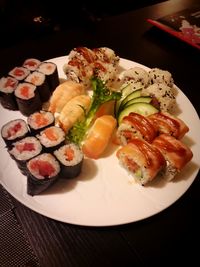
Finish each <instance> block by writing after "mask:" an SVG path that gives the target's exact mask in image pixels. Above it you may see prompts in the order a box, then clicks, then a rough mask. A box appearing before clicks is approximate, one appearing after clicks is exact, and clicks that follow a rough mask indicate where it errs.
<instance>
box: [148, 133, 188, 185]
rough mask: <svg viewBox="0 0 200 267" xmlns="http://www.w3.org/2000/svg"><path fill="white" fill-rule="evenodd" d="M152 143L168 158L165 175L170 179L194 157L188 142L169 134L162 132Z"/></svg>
mask: <svg viewBox="0 0 200 267" xmlns="http://www.w3.org/2000/svg"><path fill="white" fill-rule="evenodd" d="M152 144H153V146H154V147H156V148H157V149H158V150H159V151H160V152H161V153H162V155H163V156H164V158H165V160H166V167H165V169H164V171H163V176H164V177H165V178H166V179H167V180H168V181H171V180H172V179H174V177H175V176H176V174H178V173H180V171H181V170H182V169H183V168H184V167H185V166H186V165H187V164H188V162H190V161H191V159H192V157H193V152H192V151H191V149H190V148H189V147H188V146H187V145H186V144H184V143H183V142H182V141H181V140H178V139H176V138H175V137H173V136H171V135H169V134H160V135H159V136H158V137H156V138H155V139H154V140H153V143H152Z"/></svg>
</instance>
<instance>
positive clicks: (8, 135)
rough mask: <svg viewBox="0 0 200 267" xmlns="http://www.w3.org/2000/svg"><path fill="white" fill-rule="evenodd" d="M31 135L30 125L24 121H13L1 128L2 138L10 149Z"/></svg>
mask: <svg viewBox="0 0 200 267" xmlns="http://www.w3.org/2000/svg"><path fill="white" fill-rule="evenodd" d="M29 134H30V133H29V128H28V125H27V123H26V122H25V121H24V120H23V119H16V120H11V121H9V122H7V123H6V124H4V125H3V126H2V128H1V136H2V138H3V140H4V142H5V144H6V146H7V147H8V148H9V147H11V146H12V144H13V143H14V142H16V141H18V140H20V139H22V138H24V137H26V136H28V135H29Z"/></svg>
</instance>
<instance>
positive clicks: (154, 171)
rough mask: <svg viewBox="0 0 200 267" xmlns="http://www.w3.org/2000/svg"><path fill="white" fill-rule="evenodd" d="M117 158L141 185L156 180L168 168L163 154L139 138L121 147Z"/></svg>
mask: <svg viewBox="0 0 200 267" xmlns="http://www.w3.org/2000/svg"><path fill="white" fill-rule="evenodd" d="M116 156H117V158H118V159H119V163H120V165H121V166H122V167H123V168H125V169H126V170H127V171H128V173H129V174H130V175H131V176H132V177H133V179H134V180H135V181H136V182H137V183H138V184H140V185H145V184H147V183H149V182H150V181H152V180H154V179H155V178H156V177H157V176H158V175H159V174H160V173H161V171H162V170H163V169H164V168H165V166H166V162H165V158H164V156H163V155H162V153H161V152H160V151H159V150H158V149H157V148H156V147H154V146H152V145H151V144H150V143H148V142H146V141H145V140H142V139H138V138H135V139H132V140H131V141H130V142H129V143H128V144H127V145H125V146H123V147H121V148H120V149H119V150H118V151H117V153H116Z"/></svg>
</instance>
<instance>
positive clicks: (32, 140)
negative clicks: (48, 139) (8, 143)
mask: <svg viewBox="0 0 200 267" xmlns="http://www.w3.org/2000/svg"><path fill="white" fill-rule="evenodd" d="M41 151H42V145H41V144H40V141H39V140H38V139H37V138H36V137H31V136H28V137H25V138H23V139H21V140H19V141H17V142H15V143H13V144H12V147H11V148H10V149H8V152H9V154H10V156H11V158H12V159H14V160H15V162H16V163H17V166H18V168H19V169H20V170H21V172H22V174H24V175H26V163H27V161H28V160H29V159H31V158H33V157H35V156H37V155H39V154H40V153H41Z"/></svg>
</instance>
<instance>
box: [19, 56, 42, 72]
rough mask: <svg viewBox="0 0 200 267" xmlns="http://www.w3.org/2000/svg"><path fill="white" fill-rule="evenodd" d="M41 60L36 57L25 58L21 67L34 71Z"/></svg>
mask: <svg viewBox="0 0 200 267" xmlns="http://www.w3.org/2000/svg"><path fill="white" fill-rule="evenodd" d="M40 63H41V61H40V60H38V59H36V58H27V59H26V60H25V61H24V63H23V65H22V66H23V67H25V68H27V69H28V70H30V71H34V70H36V69H37V67H38V66H39V65H40Z"/></svg>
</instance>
